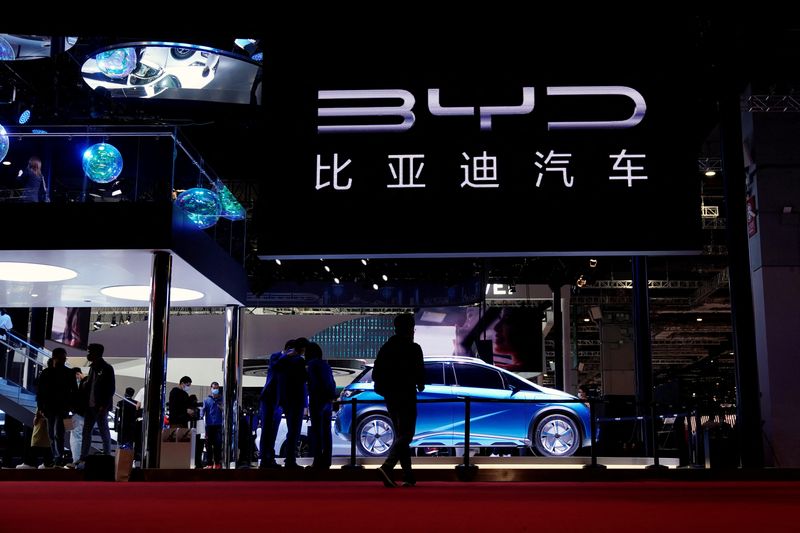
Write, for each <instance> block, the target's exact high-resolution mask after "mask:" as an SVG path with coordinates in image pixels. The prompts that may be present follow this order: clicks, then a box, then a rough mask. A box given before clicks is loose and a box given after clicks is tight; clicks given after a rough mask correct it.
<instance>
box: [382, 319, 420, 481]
mask: <svg viewBox="0 0 800 533" xmlns="http://www.w3.org/2000/svg"><path fill="white" fill-rule="evenodd" d="M394 331H395V334H394V335H393V336H392V337H391V338H390V339H389V340H388V341H386V343H385V344H384V345H383V346H382V347H381V349H380V351H378V357H376V358H375V367H374V368H373V370H372V380H373V381H374V383H375V392H377V393H378V394H380V395H381V396H383V397H384V398H386V409H387V410H388V411H389V417H390V418H391V419H392V425H393V426H394V434H395V441H394V444H393V445H392V449H391V450H389V456H388V457H387V458H386V461H384V462H383V465H381V466H380V467H379V468H378V475H379V476H380V477H381V480H382V481H383V484H384V485H386V486H387V487H396V486H397V484H396V483H395V482H394V481H393V480H392V477H391V475H390V472H391V470H392V469H393V468H394V466H395V465H396V464H397V462H398V460H399V461H400V466H401V467H402V469H403V485H404V486H407V487H411V486H414V485H415V484H416V480H415V479H414V473H413V472H412V470H411V448H409V445H410V444H411V441H412V440H414V433H415V432H416V427H417V391H419V392H422V391H423V390H425V363H424V361H423V358H422V348H421V347H420V345H419V344H417V343H416V342H414V315H411V314H408V313H403V314H399V315H397V316H396V317H395V318H394Z"/></svg>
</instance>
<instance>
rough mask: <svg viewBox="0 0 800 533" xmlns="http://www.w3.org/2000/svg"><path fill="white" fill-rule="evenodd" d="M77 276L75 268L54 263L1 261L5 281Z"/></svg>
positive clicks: (0, 270)
mask: <svg viewBox="0 0 800 533" xmlns="http://www.w3.org/2000/svg"><path fill="white" fill-rule="evenodd" d="M77 276H78V273H77V272H75V271H74V270H70V269H68V268H63V267H58V266H53V265H41V264H39V263H10V262H0V280H3V281H64V280H66V279H72V278H74V277H77Z"/></svg>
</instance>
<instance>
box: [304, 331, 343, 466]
mask: <svg viewBox="0 0 800 533" xmlns="http://www.w3.org/2000/svg"><path fill="white" fill-rule="evenodd" d="M305 357H306V361H307V362H308V414H309V417H310V418H311V427H310V428H309V441H310V443H311V454H312V455H313V456H314V462H313V463H312V464H311V468H318V469H327V468H330V467H331V455H332V452H333V439H332V435H331V414H332V408H331V401H333V400H335V399H336V382H335V381H334V379H333V372H332V371H331V367H330V365H329V364H328V362H327V361H325V360H324V359H322V348H321V347H320V345H319V344H317V343H316V342H312V343H310V344H309V345H308V348H306V353H305Z"/></svg>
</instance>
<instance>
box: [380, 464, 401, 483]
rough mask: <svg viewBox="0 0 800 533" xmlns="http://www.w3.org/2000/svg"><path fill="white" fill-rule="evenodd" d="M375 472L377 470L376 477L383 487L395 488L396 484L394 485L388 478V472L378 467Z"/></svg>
mask: <svg viewBox="0 0 800 533" xmlns="http://www.w3.org/2000/svg"><path fill="white" fill-rule="evenodd" d="M377 470H378V477H379V478H380V480H381V481H383V486H384V487H390V488H391V487H396V486H397V483H395V482H394V480H393V479H392V478H391V477H390V476H389V472H387V471H386V470H384V469H383V467H382V466H379V467H378V468H377Z"/></svg>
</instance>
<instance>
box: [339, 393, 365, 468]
mask: <svg viewBox="0 0 800 533" xmlns="http://www.w3.org/2000/svg"><path fill="white" fill-rule="evenodd" d="M351 402H352V404H353V407H352V414H351V415H350V464H346V465H342V470H358V469H362V468H364V467H363V466H362V465H359V464H356V425H357V424H356V420H357V418H356V413H357V412H358V400H357V399H356V398H353V399H352V400H351Z"/></svg>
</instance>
